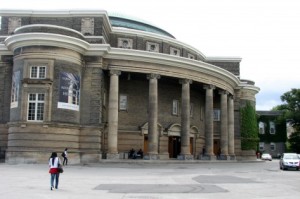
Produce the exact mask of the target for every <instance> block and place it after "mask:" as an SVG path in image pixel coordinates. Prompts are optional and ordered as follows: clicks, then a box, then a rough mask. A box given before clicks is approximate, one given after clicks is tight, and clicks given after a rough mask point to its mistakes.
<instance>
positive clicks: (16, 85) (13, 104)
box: [10, 71, 20, 108]
mask: <svg viewBox="0 0 300 199" xmlns="http://www.w3.org/2000/svg"><path fill="white" fill-rule="evenodd" d="M19 89H20V71H15V72H14V73H13V77H12V87H11V100H10V108H17V107H18V99H19Z"/></svg>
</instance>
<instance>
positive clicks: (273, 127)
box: [270, 122, 276, 134]
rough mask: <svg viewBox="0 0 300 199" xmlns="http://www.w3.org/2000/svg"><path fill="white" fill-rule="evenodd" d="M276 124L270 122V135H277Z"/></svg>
mask: <svg viewBox="0 0 300 199" xmlns="http://www.w3.org/2000/svg"><path fill="white" fill-rule="evenodd" d="M275 133H276V132H275V123H274V122H270V134H275Z"/></svg>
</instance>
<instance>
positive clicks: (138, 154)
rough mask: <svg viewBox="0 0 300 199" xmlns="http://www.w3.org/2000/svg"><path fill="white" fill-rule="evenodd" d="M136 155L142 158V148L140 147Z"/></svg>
mask: <svg viewBox="0 0 300 199" xmlns="http://www.w3.org/2000/svg"><path fill="white" fill-rule="evenodd" d="M137 157H139V158H141V159H143V157H144V153H143V151H142V149H140V150H139V151H138V152H137Z"/></svg>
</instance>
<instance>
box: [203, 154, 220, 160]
mask: <svg viewBox="0 0 300 199" xmlns="http://www.w3.org/2000/svg"><path fill="white" fill-rule="evenodd" d="M199 159H200V160H216V159H217V157H216V156H215V155H200V157H199Z"/></svg>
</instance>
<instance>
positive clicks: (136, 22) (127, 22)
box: [108, 13, 175, 39]
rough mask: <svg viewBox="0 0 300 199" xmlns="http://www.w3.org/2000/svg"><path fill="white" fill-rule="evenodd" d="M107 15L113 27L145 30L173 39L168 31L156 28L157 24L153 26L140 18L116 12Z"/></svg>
mask: <svg viewBox="0 0 300 199" xmlns="http://www.w3.org/2000/svg"><path fill="white" fill-rule="evenodd" d="M108 16H109V21H110V23H111V25H112V26H113V27H122V28H129V29H134V30H141V31H145V32H152V33H156V34H160V35H164V36H167V37H171V38H174V39H175V37H174V36H173V35H171V34H170V33H168V32H167V31H165V30H163V29H161V28H158V27H157V26H154V25H152V24H150V23H148V22H145V21H143V20H141V19H137V18H133V17H129V16H126V15H122V14H118V13H108Z"/></svg>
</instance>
